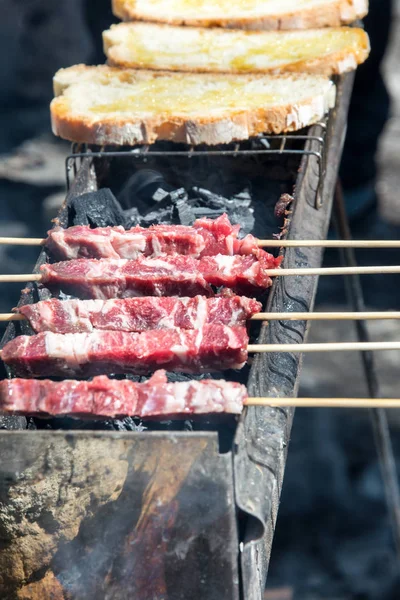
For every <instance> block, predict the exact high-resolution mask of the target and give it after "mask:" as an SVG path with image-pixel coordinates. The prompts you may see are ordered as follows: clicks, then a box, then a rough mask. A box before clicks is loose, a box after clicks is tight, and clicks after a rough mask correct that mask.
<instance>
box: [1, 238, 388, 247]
mask: <svg viewBox="0 0 400 600" xmlns="http://www.w3.org/2000/svg"><path fill="white" fill-rule="evenodd" d="M8 244H10V245H14V246H44V245H45V244H46V239H44V238H24V237H0V245H8ZM257 245H258V246H259V247H260V248H305V247H308V248H400V240H279V239H275V238H274V239H271V240H257Z"/></svg>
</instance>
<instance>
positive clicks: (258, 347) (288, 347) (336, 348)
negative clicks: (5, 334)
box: [0, 342, 400, 359]
mask: <svg viewBox="0 0 400 600" xmlns="http://www.w3.org/2000/svg"><path fill="white" fill-rule="evenodd" d="M379 350H400V342H332V343H323V344H249V345H248V346H247V352H248V353H249V354H261V353H267V352H268V353H271V352H291V353H294V352H296V353H306V352H307V353H310V352H366V351H373V352H376V351H379ZM0 359H1V351H0Z"/></svg>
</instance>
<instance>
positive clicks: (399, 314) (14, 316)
mask: <svg viewBox="0 0 400 600" xmlns="http://www.w3.org/2000/svg"><path fill="white" fill-rule="evenodd" d="M25 318H26V317H25V316H24V315H22V314H20V313H0V322H8V321H24V320H25ZM394 319H400V311H384V312H316V313H312V312H311V313H308V312H282V313H266V312H260V313H256V314H255V315H253V316H252V317H251V318H250V320H252V321H379V320H382V321H389V320H394Z"/></svg>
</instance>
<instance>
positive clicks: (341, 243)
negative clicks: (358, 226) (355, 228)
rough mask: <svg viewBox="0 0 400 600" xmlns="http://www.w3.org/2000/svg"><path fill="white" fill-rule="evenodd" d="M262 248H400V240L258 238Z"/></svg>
mask: <svg viewBox="0 0 400 600" xmlns="http://www.w3.org/2000/svg"><path fill="white" fill-rule="evenodd" d="M257 245H258V246H259V247H260V248H305V247H307V248H400V240H279V239H273V240H257Z"/></svg>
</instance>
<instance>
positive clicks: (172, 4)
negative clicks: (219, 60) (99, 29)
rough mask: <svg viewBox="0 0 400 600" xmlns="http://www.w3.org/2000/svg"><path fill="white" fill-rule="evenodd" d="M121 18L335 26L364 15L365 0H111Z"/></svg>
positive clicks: (283, 26)
mask: <svg viewBox="0 0 400 600" xmlns="http://www.w3.org/2000/svg"><path fill="white" fill-rule="evenodd" d="M113 11H114V14H115V15H116V16H117V17H120V18H121V19H123V20H124V21H130V20H139V21H157V22H159V23H169V24H170V25H194V26H200V27H214V26H215V27H233V28H237V29H312V28H316V27H338V26H340V25H343V24H346V23H352V22H353V21H355V20H356V19H360V18H362V17H364V16H365V15H366V14H367V12H368V0H113Z"/></svg>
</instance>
